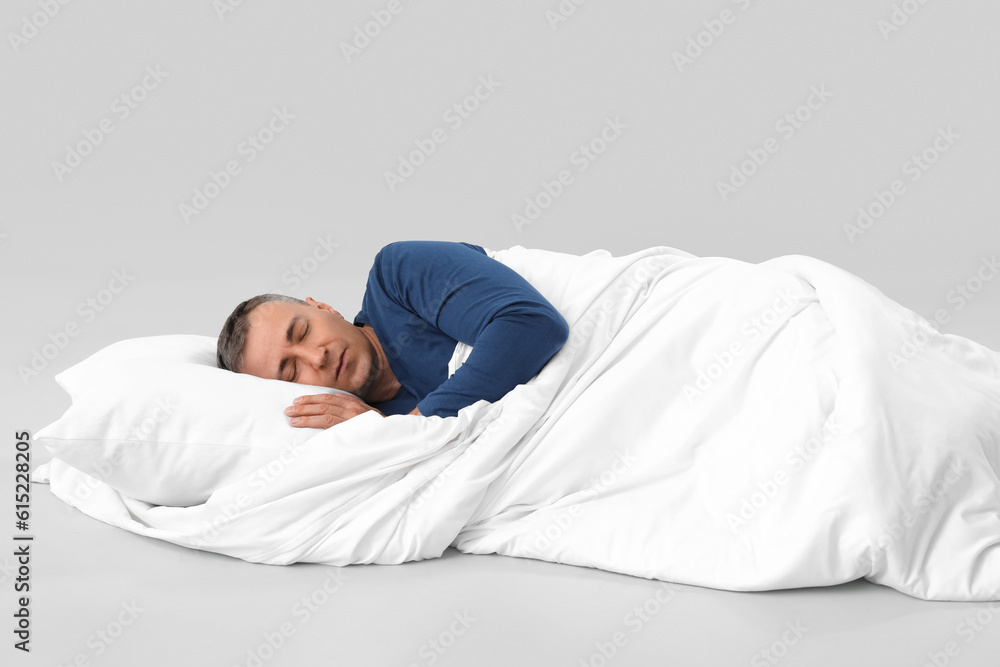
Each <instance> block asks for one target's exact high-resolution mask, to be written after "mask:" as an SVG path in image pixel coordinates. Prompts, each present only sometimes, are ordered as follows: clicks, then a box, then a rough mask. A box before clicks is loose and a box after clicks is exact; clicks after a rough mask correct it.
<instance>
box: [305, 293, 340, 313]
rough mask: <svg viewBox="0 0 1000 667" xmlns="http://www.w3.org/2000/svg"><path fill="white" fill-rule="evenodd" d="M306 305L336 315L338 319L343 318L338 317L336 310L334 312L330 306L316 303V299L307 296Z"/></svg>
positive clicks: (319, 302) (320, 302)
mask: <svg viewBox="0 0 1000 667" xmlns="http://www.w3.org/2000/svg"><path fill="white" fill-rule="evenodd" d="M306 303H308V304H309V305H310V306H315V307H316V308H319V309H320V310H325V311H327V312H330V313H333V314H334V315H337V316H339V317H343V316H342V315H340V313H338V312H337V311H336V310H334V309H333V307H332V306H330V305H328V304H325V303H323V302H322V301H317V300H316V299H314V298H312V297H311V296H307V297H306Z"/></svg>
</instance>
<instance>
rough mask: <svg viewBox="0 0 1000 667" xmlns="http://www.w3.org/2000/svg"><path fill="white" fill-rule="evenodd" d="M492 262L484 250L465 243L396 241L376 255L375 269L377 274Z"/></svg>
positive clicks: (373, 267)
mask: <svg viewBox="0 0 1000 667" xmlns="http://www.w3.org/2000/svg"><path fill="white" fill-rule="evenodd" d="M482 257H485V258H487V259H489V255H487V254H486V251H485V250H484V249H483V247H482V246H478V245H475V244H472V243H466V242H464V241H428V240H414V241H393V242H392V243H387V244H386V245H384V246H382V248H381V249H380V250H379V251H378V253H376V254H375V260H374V262H372V269H373V270H374V271H376V272H378V273H381V272H382V271H386V270H388V271H392V270H393V269H394V268H396V269H398V268H420V267H423V266H426V265H434V266H440V265H441V264H444V263H455V262H462V261H463V260H472V261H477V260H478V259H479V258H482Z"/></svg>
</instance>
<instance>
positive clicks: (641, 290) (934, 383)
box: [34, 246, 1000, 600]
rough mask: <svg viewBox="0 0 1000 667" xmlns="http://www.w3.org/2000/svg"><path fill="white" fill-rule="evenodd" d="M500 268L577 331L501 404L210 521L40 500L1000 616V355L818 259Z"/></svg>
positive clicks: (374, 553) (402, 420) (306, 536)
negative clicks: (874, 592)
mask: <svg viewBox="0 0 1000 667" xmlns="http://www.w3.org/2000/svg"><path fill="white" fill-rule="evenodd" d="M490 254H491V255H492V256H493V257H494V258H496V259H498V260H499V261H502V262H503V263H505V264H506V265H508V266H510V267H511V268H513V269H514V270H515V271H517V272H518V273H520V274H521V275H523V276H524V277H525V278H526V279H527V280H528V281H529V282H530V283H531V284H532V285H534V286H535V287H536V288H537V289H538V290H539V291H540V292H541V293H542V294H543V295H544V296H545V297H546V298H547V299H549V301H550V302H551V303H552V304H553V305H554V306H555V307H556V308H557V309H558V310H559V311H560V312H561V313H562V314H563V315H564V317H565V318H566V321H567V322H568V323H569V325H570V337H569V341H568V342H567V344H566V346H565V347H564V348H563V349H562V350H560V352H559V353H557V354H556V355H555V356H554V357H553V358H552V360H551V361H550V362H549V363H548V364H547V365H546V366H545V368H543V369H542V371H541V372H540V373H539V374H538V375H537V376H536V377H535V378H534V379H532V380H531V381H530V382H528V383H526V384H523V385H519V386H518V387H516V388H515V389H514V390H512V391H511V392H510V393H509V394H507V395H506V396H505V397H504V398H503V399H501V400H499V401H497V402H495V403H487V402H486V401H479V402H477V403H475V404H473V405H471V406H468V407H466V408H464V409H463V410H461V411H460V412H459V414H458V415H457V416H455V417H448V418H440V417H417V416H410V415H397V416H391V417H387V418H384V419H383V418H382V417H380V416H378V415H377V414H375V413H373V412H369V413H365V414H363V415H360V416H358V417H355V418H353V419H351V420H348V421H347V422H344V423H342V424H339V425H337V426H334V427H332V428H330V429H327V430H326V431H323V432H321V433H319V434H317V435H316V436H314V437H312V438H311V439H310V440H309V441H308V442H307V443H306V444H305V445H304V446H302V447H300V448H299V449H297V450H296V451H295V452H294V455H290V456H288V457H286V458H285V459H282V460H281V461H282V464H281V466H279V467H280V470H277V471H276V470H275V469H274V468H273V467H272V468H271V470H270V471H269V472H268V473H266V474H264V475H256V474H255V475H251V476H248V477H247V478H245V479H243V480H241V481H239V482H237V483H234V484H231V485H229V486H226V487H223V488H220V489H218V491H217V492H216V493H214V494H213V495H212V497H211V498H210V499H209V500H208V501H207V502H206V503H204V504H202V505H196V506H193V507H168V506H154V505H149V504H147V503H144V502H141V501H137V500H135V499H132V498H129V497H123V496H122V495H121V494H120V493H118V492H117V491H115V490H113V489H111V488H110V487H108V486H107V485H105V484H103V483H102V482H99V481H97V480H94V479H89V478H86V476H85V475H84V474H83V473H81V472H79V471H77V470H75V469H73V468H70V467H69V466H67V465H66V464H65V463H63V462H62V461H60V460H53V461H52V462H51V463H47V464H44V465H43V466H41V467H40V468H39V469H38V470H37V471H36V472H35V473H34V479H35V480H36V481H43V482H44V481H49V483H50V484H51V490H52V492H53V493H54V494H55V495H56V496H58V497H59V498H61V499H63V500H64V501H65V502H67V503H69V504H71V505H73V506H75V507H78V508H79V509H80V510H81V511H83V512H85V513H86V514H88V515H90V516H92V517H95V518H97V519H100V520H101V521H105V522H107V523H109V524H112V525H115V526H119V527H121V528H124V529H126V530H130V531H133V532H135V533H139V534H142V535H147V536H150V537H155V538H158V539H163V540H167V541H170V542H173V543H175V544H179V545H183V546H186V547H191V548H195V549H203V550H207V551H214V552H218V553H223V554H227V555H230V556H234V557H237V558H241V559H244V560H247V561H252V562H261V563H270V564H287V563H295V562H299V561H308V562H318V563H327V564H331V565H349V564H353V563H384V564H395V563H402V562H405V561H410V560H420V559H425V558H435V557H438V556H440V555H441V553H442V552H443V551H444V550H445V549H446V548H447V547H448V546H454V547H456V548H457V549H459V550H461V551H464V552H468V553H483V554H485V553H499V554H504V555H508V556H518V557H530V558H538V559H541V560H546V561H553V562H558V563H568V564H573V565H580V566H588V567H595V568H601V569H604V570H610V571H614V572H621V573H626V574H630V575H635V576H639V577H645V578H655V579H661V580H665V581H671V582H677V583H682V584H693V585H698V586H707V587H711V588H718V589H727V590H737V591H758V590H771V589H784V588H795V587H807V586H828V585H834V584H839V583H843V582H847V581H851V580H854V579H857V578H859V577H864V578H866V579H868V580H870V581H872V582H875V583H878V584H883V585H886V586H891V587H893V588H895V589H897V590H899V591H902V592H904V593H906V594H909V595H912V596H915V597H918V598H922V599H933V600H997V599H1000V480H998V475H1000V354H998V353H997V352H994V351H992V350H990V349H988V348H986V347H984V346H982V345H979V344H977V343H975V342H972V341H970V340H968V339H965V338H962V337H959V336H955V335H948V334H941V333H939V332H937V331H936V330H935V329H934V328H933V327H932V326H931V325H930V324H928V322H927V321H926V320H924V319H923V318H922V317H920V316H919V315H917V314H916V313H914V312H912V311H910V310H908V309H906V308H904V307H902V306H900V305H899V304H897V303H895V302H893V301H892V300H890V299H889V298H887V297H886V296H885V295H883V294H882V293H881V292H879V291H878V290H877V289H875V288H874V287H872V286H871V285H869V284H868V283H866V282H864V281H862V280H860V279H859V278H857V277H855V276H853V275H851V274H850V273H847V272H845V271H843V270H841V269H838V268H836V267H834V266H832V265H830V264H827V263H825V262H822V261H820V260H817V259H814V258H810V257H805V256H801V255H789V256H784V257H778V258H775V259H772V260H769V261H766V262H762V263H760V264H749V263H746V262H741V261H738V260H734V259H727V258H721V257H702V258H699V257H695V256H693V255H690V254H688V253H685V252H682V251H680V250H676V249H673V248H668V247H656V248H649V249H646V250H642V251H640V252H636V253H633V254H631V255H627V256H623V257H612V256H611V255H610V254H609V253H607V252H605V251H595V252H592V253H589V254H587V255H583V256H575V255H568V254H562V253H554V252H549V251H543V250H531V249H525V248H523V247H521V246H514V247H513V248H509V249H506V250H500V251H491V252H490ZM469 349H470V348H468V346H465V345H462V344H459V345H458V347H457V348H456V350H455V357H454V358H453V359H452V365H451V368H452V370H454V368H455V367H457V366H458V365H459V364H460V363H461V361H462V359H464V358H465V356H466V355H467V353H468V351H469ZM262 479H263V480H264V481H265V482H266V483H262ZM81 484H86V485H87V486H88V488H92V489H93V491H90V492H88V493H86V494H76V493H74V489H75V488H79V487H80V485H81ZM81 496H85V497H81Z"/></svg>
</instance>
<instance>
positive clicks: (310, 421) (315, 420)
mask: <svg viewBox="0 0 1000 667" xmlns="http://www.w3.org/2000/svg"><path fill="white" fill-rule="evenodd" d="M342 421H344V419H343V418H342V417H339V416H336V415H332V414H330V413H329V412H327V413H325V414H322V415H309V416H306V417H292V418H291V419H290V420H289V423H290V424H291V425H292V426H294V427H296V428H330V427H331V426H334V425H336V424H339V423H340V422H342Z"/></svg>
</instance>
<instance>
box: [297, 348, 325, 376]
mask: <svg viewBox="0 0 1000 667" xmlns="http://www.w3.org/2000/svg"><path fill="white" fill-rule="evenodd" d="M302 356H303V358H304V359H305V360H306V361H308V362H309V364H311V365H312V366H313V367H315V368H316V369H317V370H318V369H321V368H323V366H325V365H326V357H327V351H326V348H325V347H314V348H311V349H308V350H303V351H302Z"/></svg>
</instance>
